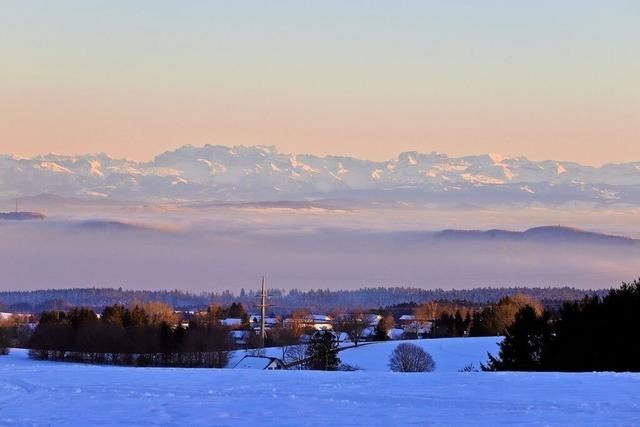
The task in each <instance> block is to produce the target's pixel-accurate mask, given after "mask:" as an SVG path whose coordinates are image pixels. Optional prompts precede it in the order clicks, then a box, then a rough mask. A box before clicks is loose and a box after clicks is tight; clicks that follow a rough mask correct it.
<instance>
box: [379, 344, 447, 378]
mask: <svg viewBox="0 0 640 427" xmlns="http://www.w3.org/2000/svg"><path fill="white" fill-rule="evenodd" d="M389 367H390V368H391V370H392V371H394V372H431V371H433V370H434V369H435V368H436V362H434V361H433V358H432V357H431V355H430V354H429V353H427V352H426V351H424V350H423V349H422V348H420V347H418V346H417V345H415V344H411V343H402V344H399V345H398V346H397V347H396V348H395V350H393V352H392V353H391V356H390V357H389Z"/></svg>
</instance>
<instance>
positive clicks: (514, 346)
mask: <svg viewBox="0 0 640 427" xmlns="http://www.w3.org/2000/svg"><path fill="white" fill-rule="evenodd" d="M551 337H552V328H551V325H550V323H549V316H548V314H546V313H543V314H542V315H541V316H538V314H537V313H536V310H535V309H534V308H533V307H531V306H525V307H524V308H522V309H520V311H518V312H517V313H516V317H515V321H514V322H513V323H512V324H511V325H510V326H508V327H507V330H506V334H505V338H504V340H503V341H502V343H501V344H500V353H499V358H496V357H494V356H492V355H489V365H488V366H482V368H483V369H484V370H498V371H511V370H514V371H539V370H542V369H543V368H544V362H545V360H544V358H545V350H546V349H547V348H548V345H549V343H550V340H551Z"/></svg>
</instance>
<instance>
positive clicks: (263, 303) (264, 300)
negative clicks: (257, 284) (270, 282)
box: [258, 276, 269, 347]
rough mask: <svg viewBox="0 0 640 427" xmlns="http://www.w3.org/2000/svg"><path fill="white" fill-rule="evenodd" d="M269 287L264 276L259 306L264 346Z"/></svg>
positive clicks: (261, 339) (261, 337)
mask: <svg viewBox="0 0 640 427" xmlns="http://www.w3.org/2000/svg"><path fill="white" fill-rule="evenodd" d="M267 298H268V295H267V287H266V286H265V284H264V276H262V289H261V291H260V304H258V307H259V308H260V341H261V342H262V346H263V347H264V343H265V341H266V339H267V323H266V317H267V307H268V305H269V304H267Z"/></svg>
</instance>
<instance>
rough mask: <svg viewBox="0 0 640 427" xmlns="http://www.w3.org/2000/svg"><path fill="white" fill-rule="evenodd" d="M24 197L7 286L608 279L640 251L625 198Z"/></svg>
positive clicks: (590, 284)
mask: <svg viewBox="0 0 640 427" xmlns="http://www.w3.org/2000/svg"><path fill="white" fill-rule="evenodd" d="M5 204H9V201H7V202H6V203H5ZM20 204H21V207H22V209H24V210H29V211H34V212H45V213H46V214H47V218H46V219H44V220H37V221H2V222H0V239H1V243H0V269H2V271H3V278H2V279H1V281H0V288H1V289H3V290H9V289H23V290H26V289H41V288H67V287H87V286H108V287H120V286H122V287H125V288H132V289H174V288H177V289H182V290H190V291H205V290H207V291H211V290H213V291H215V290H224V289H230V290H236V291H237V290H239V289H240V288H242V287H244V288H247V289H249V288H255V287H256V286H257V283H258V280H259V277H260V276H261V275H266V276H267V278H268V280H269V284H270V286H272V287H277V288H284V289H290V288H298V289H311V288H332V289H337V288H343V289H354V288H360V287H364V286H415V287H422V288H443V289H451V288H458V289H460V288H472V287H478V286H494V287H501V286H575V287H578V288H606V287H609V286H613V285H615V284H617V283H619V282H620V281H626V280H632V279H633V278H634V277H635V276H637V274H638V267H639V265H638V261H637V260H638V259H640V244H639V243H638V242H637V241H636V240H634V239H635V238H637V237H638V235H637V234H636V232H635V229H634V225H635V224H637V221H638V219H639V218H638V216H639V215H638V212H637V211H636V210H633V209H619V210H615V211H614V210H611V209H607V210H605V209H592V208H584V207H581V206H579V205H576V206H574V207H573V208H567V207H566V206H564V207H563V208H562V209H553V208H546V207H539V206H538V207H535V206H533V207H527V208H521V207H518V208H515V207H514V208H504V207H502V208H500V209H488V208H478V207H469V206H466V207H464V206H461V207H457V208H444V207H441V206H430V205H410V204H405V205H404V206H393V207H389V206H382V207H375V206H374V205H366V206H365V205H357V204H346V203H344V202H342V203H335V202H334V203H331V202H330V201H317V202H269V203H260V202H251V203H228V202H225V203H222V202H199V203H196V202H171V203H164V204H160V203H140V202H133V201H128V202H117V201H112V200H98V201H95V200H85V199H72V198H61V197H57V196H52V195H46V196H39V197H32V198H24V199H21V200H20ZM557 224H563V225H569V226H571V227H577V228H567V227H560V226H558V225H557ZM539 226H543V227H539ZM583 229H584V230H589V232H587V231H584V230H583ZM469 230H477V231H469ZM487 230H492V231H487ZM500 230H506V231H507V232H504V231H500Z"/></svg>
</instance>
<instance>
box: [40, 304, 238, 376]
mask: <svg viewBox="0 0 640 427" xmlns="http://www.w3.org/2000/svg"><path fill="white" fill-rule="evenodd" d="M173 315H174V314H173V311H172V310H171V309H170V308H169V307H167V306H164V305H162V304H159V303H152V304H150V305H149V306H148V307H144V306H141V305H135V306H133V307H131V308H127V307H125V306H123V305H113V306H108V307H106V308H105V309H104V310H103V311H102V314H101V316H100V317H98V316H97V315H96V313H95V312H94V311H93V310H91V309H89V308H84V307H81V308H73V309H71V310H70V311H68V312H64V311H48V312H44V313H42V315H41V318H40V323H39V324H38V327H37V328H36V330H35V331H34V333H33V335H32V337H31V340H30V342H29V348H30V349H31V350H30V351H29V355H30V356H31V357H33V358H36V359H42V360H60V361H62V360H68V361H76V362H86V363H102V364H115V365H134V366H185V367H216V368H222V367H225V366H226V365H227V363H228V359H229V351H230V350H231V349H232V343H231V342H230V336H229V329H228V328H227V327H225V326H223V325H221V324H220V322H219V321H218V319H217V318H216V317H215V316H216V314H212V315H211V316H208V315H203V316H197V317H194V318H192V319H191V320H190V321H189V327H188V328H184V327H182V325H180V322H175V320H176V319H174V318H172V316H173Z"/></svg>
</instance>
